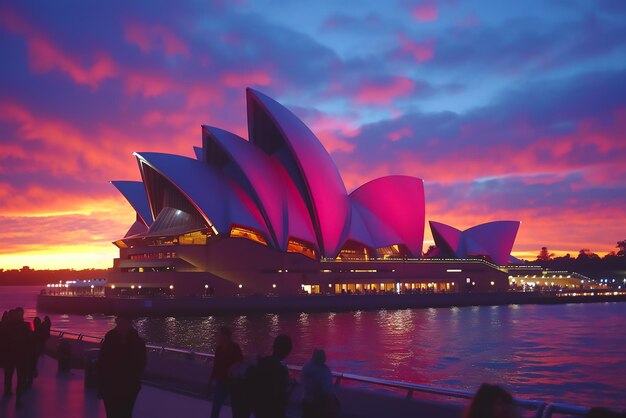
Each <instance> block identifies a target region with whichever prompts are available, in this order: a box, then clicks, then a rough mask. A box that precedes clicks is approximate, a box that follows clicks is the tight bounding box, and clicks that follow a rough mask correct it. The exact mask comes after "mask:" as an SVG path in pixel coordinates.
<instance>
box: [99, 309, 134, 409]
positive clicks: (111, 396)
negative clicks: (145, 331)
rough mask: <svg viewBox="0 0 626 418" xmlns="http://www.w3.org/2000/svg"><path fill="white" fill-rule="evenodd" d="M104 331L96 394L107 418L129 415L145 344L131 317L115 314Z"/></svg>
mask: <svg viewBox="0 0 626 418" xmlns="http://www.w3.org/2000/svg"><path fill="white" fill-rule="evenodd" d="M115 323H116V327H115V328H114V329H112V330H111V331H109V332H107V334H106V335H105V337H104V341H102V346H101V348H100V356H99V358H98V379H99V380H98V395H99V396H100V397H101V398H102V400H103V401H104V408H105V409H106V413H107V417H108V418H130V417H132V414H133V407H134V406H135V401H136V400H137V395H138V394H139V390H140V389H141V382H140V379H141V375H142V373H143V371H144V369H145V367H146V344H145V342H144V340H143V339H142V338H140V337H139V334H138V333H137V330H135V329H134V328H133V326H132V322H131V320H130V318H128V317H125V316H118V317H117V318H116V319H115Z"/></svg>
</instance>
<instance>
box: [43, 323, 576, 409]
mask: <svg viewBox="0 0 626 418" xmlns="http://www.w3.org/2000/svg"><path fill="white" fill-rule="evenodd" d="M51 332H52V333H56V334H57V335H58V336H59V337H60V338H65V336H66V335H67V336H70V337H76V338H73V339H76V340H78V341H84V339H85V338H90V339H95V340H98V341H100V342H102V341H103V340H104V338H103V337H97V336H93V335H88V334H82V333H75V332H70V331H62V330H51ZM146 348H147V349H149V350H154V351H156V352H158V353H159V354H163V353H175V354H184V355H186V356H189V357H192V358H194V357H206V361H207V362H208V361H210V360H212V359H213V358H215V355H214V354H213V353H207V352H203V351H194V350H189V349H183V348H175V347H166V346H163V345H154V344H146ZM287 368H288V369H289V370H292V371H295V372H301V371H302V366H296V365H291V364H289V365H287ZM332 376H333V378H334V379H335V384H336V385H339V384H340V383H341V381H342V380H349V381H353V382H359V383H367V384H370V385H379V386H383V387H388V388H394V389H401V390H405V391H406V398H407V399H411V398H412V397H413V393H414V392H419V393H428V394H433V395H441V396H448V397H453V398H461V399H471V398H472V397H473V396H474V392H471V391H466V390H460V389H453V388H445V387H437V386H430V385H422V384H418V383H409V382H400V381H397V380H389V379H383V378H378V377H369V376H361V375H356V374H352V373H342V372H336V371H334V372H332ZM514 401H515V403H516V404H517V405H518V406H520V407H523V408H525V409H531V410H534V411H535V417H536V418H551V417H552V413H553V412H557V413H558V412H562V413H569V412H570V411H574V412H573V413H574V414H576V415H584V414H585V413H586V411H587V409H586V408H581V407H577V406H572V405H566V404H546V403H545V402H542V401H533V400H528V399H518V398H515V399H514Z"/></svg>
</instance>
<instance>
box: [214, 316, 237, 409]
mask: <svg viewBox="0 0 626 418" xmlns="http://www.w3.org/2000/svg"><path fill="white" fill-rule="evenodd" d="M242 361H243V353H242V352H241V348H240V347H239V345H238V344H237V343H235V342H234V341H233V339H232V332H231V330H230V328H229V327H227V326H221V327H219V329H218V331H217V344H216V346H215V360H214V361H213V370H212V371H211V377H210V378H209V390H210V391H211V392H212V394H213V406H212V408H211V418H218V417H219V416H220V410H221V409H222V405H224V401H225V400H226V398H228V397H229V396H231V400H232V379H231V371H232V369H233V367H234V366H235V365H236V364H238V363H241V362H242ZM232 407H233V416H236V414H235V408H236V407H237V405H235V404H233V405H232Z"/></svg>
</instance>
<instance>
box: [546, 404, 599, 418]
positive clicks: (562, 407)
mask: <svg viewBox="0 0 626 418" xmlns="http://www.w3.org/2000/svg"><path fill="white" fill-rule="evenodd" d="M587 412H589V408H583V407H581V406H574V405H567V404H563V403H551V404H548V405H547V406H546V409H545V410H544V412H543V415H542V416H541V417H542V418H551V417H552V414H554V413H557V414H567V415H576V416H581V417H584V416H585V415H586V414H587Z"/></svg>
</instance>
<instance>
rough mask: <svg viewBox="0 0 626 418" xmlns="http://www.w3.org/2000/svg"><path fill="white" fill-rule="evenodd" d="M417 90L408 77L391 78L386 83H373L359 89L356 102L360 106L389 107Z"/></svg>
mask: <svg viewBox="0 0 626 418" xmlns="http://www.w3.org/2000/svg"><path fill="white" fill-rule="evenodd" d="M414 90H415V83H414V82H413V80H411V79H410V78H407V77H391V78H389V79H387V80H385V81H377V82H372V83H370V84H364V85H362V86H360V87H359V89H358V91H357V92H356V96H355V101H356V103H358V104H362V105H365V104H379V105H388V104H390V103H391V102H392V101H393V100H394V99H396V98H398V97H403V96H407V95H409V94H411V93H413V91H414Z"/></svg>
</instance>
